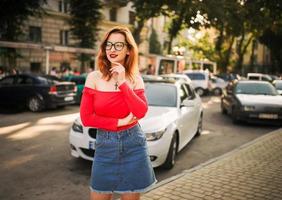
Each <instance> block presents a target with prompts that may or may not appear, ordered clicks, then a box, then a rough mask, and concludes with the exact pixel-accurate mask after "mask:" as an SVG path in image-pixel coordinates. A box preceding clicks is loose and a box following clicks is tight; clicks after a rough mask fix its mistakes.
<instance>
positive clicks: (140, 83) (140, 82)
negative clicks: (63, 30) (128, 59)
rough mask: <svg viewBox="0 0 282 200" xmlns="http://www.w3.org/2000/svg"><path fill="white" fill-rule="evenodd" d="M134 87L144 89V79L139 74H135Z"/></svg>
mask: <svg viewBox="0 0 282 200" xmlns="http://www.w3.org/2000/svg"><path fill="white" fill-rule="evenodd" d="M134 89H135V90H136V89H144V81H143V78H142V76H141V75H140V74H138V75H136V76H135V84H134Z"/></svg>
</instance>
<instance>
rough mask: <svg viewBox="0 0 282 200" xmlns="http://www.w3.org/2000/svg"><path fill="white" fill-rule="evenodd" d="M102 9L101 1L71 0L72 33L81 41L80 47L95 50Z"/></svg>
mask: <svg viewBox="0 0 282 200" xmlns="http://www.w3.org/2000/svg"><path fill="white" fill-rule="evenodd" d="M101 8H102V3H101V1H99V0H70V15H71V19H70V24H71V25H72V28H71V32H72V34H73V35H74V37H75V38H76V39H77V40H78V41H79V42H78V44H77V46H78V47H83V48H93V46H94V45H95V42H96V40H97V38H96V37H95V36H96V35H97V32H98V31H99V29H98V27H97V25H98V23H99V20H100V19H101V12H100V10H101Z"/></svg>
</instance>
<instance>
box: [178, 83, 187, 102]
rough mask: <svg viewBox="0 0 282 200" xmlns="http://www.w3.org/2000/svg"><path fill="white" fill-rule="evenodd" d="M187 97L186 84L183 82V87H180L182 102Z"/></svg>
mask: <svg viewBox="0 0 282 200" xmlns="http://www.w3.org/2000/svg"><path fill="white" fill-rule="evenodd" d="M187 98H188V94H187V90H186V88H185V86H184V84H182V85H181V87H180V100H181V102H183V101H184V100H185V99H187Z"/></svg>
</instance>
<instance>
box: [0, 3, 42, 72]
mask: <svg viewBox="0 0 282 200" xmlns="http://www.w3.org/2000/svg"><path fill="white" fill-rule="evenodd" d="M44 3H46V0H24V1H18V0H2V1H1V2H0V27H1V28H0V40H6V41H19V40H20V36H21V35H22V34H23V30H22V25H23V22H24V21H25V20H27V18H28V17H29V16H34V15H40V14H41V13H42V12H43V8H42V6H43V4H44ZM0 50H1V51H0V54H1V55H2V56H4V57H5V58H7V60H8V62H7V64H8V67H9V68H11V67H15V65H16V58H17V57H18V56H19V54H18V53H17V51H16V49H14V48H1V49H0Z"/></svg>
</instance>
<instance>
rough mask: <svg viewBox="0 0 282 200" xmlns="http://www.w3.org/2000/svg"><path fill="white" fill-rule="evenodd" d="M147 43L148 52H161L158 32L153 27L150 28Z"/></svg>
mask: <svg viewBox="0 0 282 200" xmlns="http://www.w3.org/2000/svg"><path fill="white" fill-rule="evenodd" d="M149 45H150V47H149V52H150V53H155V54H161V53H162V47H161V43H160V42H159V40H158V34H157V32H156V30H155V29H154V28H153V29H152V33H151V35H150V39H149Z"/></svg>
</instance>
